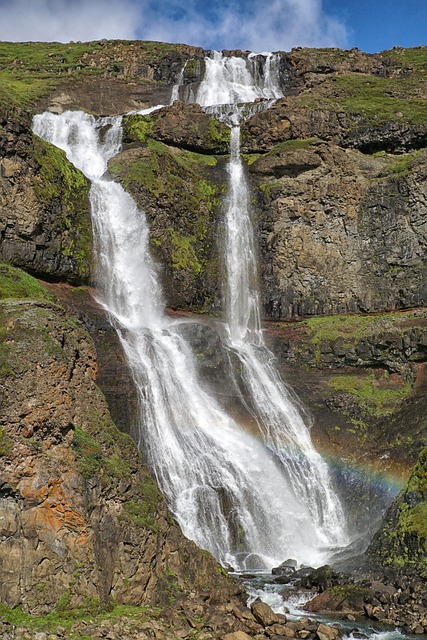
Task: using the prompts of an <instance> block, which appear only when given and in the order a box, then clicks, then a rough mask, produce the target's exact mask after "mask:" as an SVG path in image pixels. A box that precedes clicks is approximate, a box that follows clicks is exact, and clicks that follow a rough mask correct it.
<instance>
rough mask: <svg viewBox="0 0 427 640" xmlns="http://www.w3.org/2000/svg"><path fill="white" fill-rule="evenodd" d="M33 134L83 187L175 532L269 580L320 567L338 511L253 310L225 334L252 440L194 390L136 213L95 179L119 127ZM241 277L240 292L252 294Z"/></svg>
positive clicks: (74, 119)
mask: <svg viewBox="0 0 427 640" xmlns="http://www.w3.org/2000/svg"><path fill="white" fill-rule="evenodd" d="M34 132H35V133H36V134H37V135H39V136H40V137H41V138H43V139H45V140H47V141H48V142H51V143H53V144H55V145H56V146H58V147H60V148H61V149H63V150H64V151H65V152H66V154H67V157H68V159H69V160H70V161H71V162H72V163H73V164H74V165H75V166H76V167H78V168H79V169H80V170H82V171H83V173H84V174H85V175H86V176H87V177H88V178H89V179H90V180H91V182H92V187H91V192H90V201H91V207H92V223H93V230H94V245H95V254H96V260H95V263H96V280H97V284H98V286H99V298H100V301H101V302H102V304H103V305H104V307H105V308H106V309H107V311H108V312H109V314H110V317H111V322H112V323H113V325H114V326H115V328H116V330H117V332H118V334H119V336H120V339H121V342H122V345H123V348H124V351H125V353H126V355H127V358H128V361H129V366H130V369H131V371H132V373H133V377H134V381H135V384H136V387H137V389H138V391H139V396H140V406H141V423H140V442H139V445H140V447H141V448H143V449H144V451H145V452H146V453H147V456H148V458H149V461H150V464H151V467H152V469H153V472H154V474H155V476H156V479H157V482H158V484H159V486H160V488H161V490H162V491H163V493H164V495H165V497H166V499H167V501H168V504H169V507H170V509H171V511H172V512H173V514H174V516H175V517H176V519H177V521H178V522H179V524H180V526H181V528H182V530H183V532H184V534H185V535H186V536H187V537H189V538H191V539H192V540H194V541H195V542H196V543H197V544H198V545H199V546H200V547H202V548H204V549H206V550H208V551H209V552H211V553H212V554H213V555H214V556H215V557H216V558H217V559H218V560H219V561H220V562H221V563H223V564H224V565H231V566H232V567H233V568H234V569H236V570H242V571H248V570H268V569H271V567H272V566H274V565H277V564H279V563H280V562H281V561H283V560H284V559H285V558H288V557H295V558H297V560H298V561H299V562H302V563H305V564H310V565H319V564H321V563H323V562H325V561H326V560H327V558H328V556H329V555H330V553H331V549H332V548H334V547H336V546H337V545H338V546H340V545H343V544H345V542H346V535H345V527H344V524H343V514H342V510H341V506H340V503H339V500H338V498H337V497H336V496H335V494H334V492H333V490H332V486H331V484H330V482H329V479H328V472H327V468H326V464H325V463H324V461H323V460H322V458H321V457H320V455H319V454H318V453H317V452H316V451H315V450H314V448H313V445H312V444H311V439H310V435H309V431H308V429H307V428H306V426H305V425H304V423H303V421H302V419H301V417H300V415H299V412H298V410H297V409H296V408H295V406H294V405H293V403H292V402H291V401H290V396H289V393H288V391H287V390H286V388H285V386H284V385H283V384H282V383H281V381H280V379H279V378H278V376H277V374H276V373H275V371H274V368H273V366H272V364H271V362H270V359H271V354H269V352H268V351H267V350H266V349H265V347H264V345H263V342H262V336H261V331H260V328H259V317H258V316H259V311H258V301H257V300H255V302H250V309H249V311H245V312H243V315H244V316H245V317H247V318H248V320H244V321H243V325H242V322H241V320H239V321H238V322H237V321H236V323H235V324H234V321H232V319H231V316H229V318H228V326H229V344H230V347H231V348H233V349H235V351H236V353H237V354H238V357H239V359H240V360H241V362H242V369H243V371H244V382H245V384H246V386H247V388H248V390H249V391H250V393H249V395H250V400H249V401H248V403H249V405H250V406H249V408H250V410H251V411H252V412H253V413H254V415H256V418H257V421H258V424H259V428H260V434H261V435H262V437H255V436H254V435H250V434H248V433H247V432H245V431H244V429H243V428H241V427H240V425H239V424H238V423H237V422H236V421H235V420H234V419H233V418H232V417H231V416H230V415H228V414H227V413H226V412H225V411H224V409H223V408H222V407H220V406H219V404H218V403H217V402H216V400H215V399H214V398H213V397H212V396H211V395H209V394H208V393H207V392H206V391H205V390H204V388H203V387H202V386H201V384H200V382H199V380H198V376H197V372H196V367H195V364H194V360H193V355H192V352H191V349H190V346H189V345H188V344H187V343H186V341H185V340H184V339H183V338H182V336H181V334H180V321H176V320H172V319H171V318H169V317H168V316H166V314H165V313H164V302H163V296H162V291H161V287H160V284H159V280H158V277H157V273H156V268H155V265H154V263H153V262H152V260H151V258H150V253H149V230H148V227H147V223H146V219H145V215H144V213H143V212H142V211H140V210H139V209H138V208H137V206H136V204H135V202H134V201H133V200H132V198H131V197H130V196H129V195H128V194H127V193H126V192H125V191H124V190H123V188H122V187H121V186H120V185H119V184H117V183H115V182H113V181H111V180H109V179H108V178H107V177H106V176H105V172H106V169H107V163H108V160H109V159H110V158H111V157H113V156H114V155H115V154H116V153H118V151H119V150H120V143H121V119H120V118H98V119H96V118H94V117H93V116H90V115H87V114H85V113H83V112H66V113H64V114H61V115H54V114H51V113H44V114H41V115H38V116H35V118H34ZM233 162H236V170H239V169H238V162H240V160H237V156H236V158H235V157H234V156H232V161H231V165H230V171H233V166H232V164H233ZM240 168H241V167H240ZM240 182H241V181H240ZM231 184H232V182H231ZM233 197H234V196H233V193H231V195H230V202H232V200H233ZM246 197H247V196H246ZM243 261H244V259H243V257H242V258H241V262H243ZM255 275H256V274H255ZM248 278H249V280H248V282H249V285H248V288H247V289H246V291H252V290H253V291H256V290H257V289H256V287H255V286H253V285H252V284H251V283H250V281H251V279H252V275H250V274H249V276H248ZM229 280H231V278H229ZM239 290H240V289H239ZM234 295H235V294H234V293H233V292H232V291H229V293H228V296H229V298H230V305H229V306H230V308H232V307H233V302H232V297H233V296H234ZM236 295H237V293H236ZM256 295H257V294H256ZM243 297H245V296H243ZM233 308H234V307H233ZM230 313H232V312H230ZM239 313H240V311H239ZM254 318H255V319H254ZM248 334H250V335H251V336H252V337H251V338H250V339H248V338H247V335H248ZM257 354H258V355H257Z"/></svg>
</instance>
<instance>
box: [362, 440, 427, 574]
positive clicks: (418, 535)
mask: <svg viewBox="0 0 427 640" xmlns="http://www.w3.org/2000/svg"><path fill="white" fill-rule="evenodd" d="M368 556H369V557H370V558H371V559H372V560H373V561H374V562H375V563H376V564H378V565H379V566H380V567H382V568H384V569H393V570H395V571H398V572H407V573H410V574H414V575H418V576H422V577H423V578H427V447H425V448H424V449H423V450H422V451H421V453H420V456H419V459H418V463H417V465H416V467H415V469H414V471H413V473H412V475H411V477H410V479H409V482H408V484H407V486H406V488H405V489H404V490H403V491H402V492H401V494H400V495H399V496H398V497H397V498H396V500H395V501H394V502H393V504H392V505H391V507H390V508H389V510H388V511H387V513H386V515H385V518H384V520H383V524H382V526H381V528H380V530H379V531H378V533H377V534H376V535H375V536H374V538H373V540H372V543H371V545H370V547H369V549H368Z"/></svg>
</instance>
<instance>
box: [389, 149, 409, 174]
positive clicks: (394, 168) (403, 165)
mask: <svg viewBox="0 0 427 640" xmlns="http://www.w3.org/2000/svg"><path fill="white" fill-rule="evenodd" d="M413 164H414V156H413V155H411V154H407V155H405V156H402V157H401V158H399V160H396V162H394V163H393V164H392V165H390V166H389V167H388V168H389V170H390V171H391V172H392V173H394V175H395V176H396V177H398V178H404V177H405V176H407V175H408V174H409V173H410V172H411V169H412V165H413Z"/></svg>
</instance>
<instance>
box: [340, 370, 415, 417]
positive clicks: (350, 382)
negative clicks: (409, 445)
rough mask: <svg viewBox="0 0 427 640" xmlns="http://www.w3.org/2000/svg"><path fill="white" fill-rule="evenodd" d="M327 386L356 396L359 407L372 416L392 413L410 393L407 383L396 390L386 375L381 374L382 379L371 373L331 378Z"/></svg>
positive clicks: (410, 387) (409, 386)
mask: <svg viewBox="0 0 427 640" xmlns="http://www.w3.org/2000/svg"><path fill="white" fill-rule="evenodd" d="M329 385H330V386H331V387H332V389H334V391H339V392H344V393H349V394H351V395H354V396H356V397H357V398H358V399H359V400H360V402H361V405H362V406H363V407H365V409H367V410H368V411H369V413H371V414H372V415H374V416H382V415H387V414H389V413H392V412H393V411H394V410H395V409H396V407H397V406H398V405H399V404H400V403H401V402H402V400H404V399H405V398H406V397H408V395H409V394H410V393H411V391H412V386H411V385H410V384H409V383H405V384H403V385H402V386H400V387H397V388H396V386H395V384H394V383H393V382H391V381H390V379H389V376H388V375H387V374H386V373H383V376H382V378H379V377H378V376H376V375H375V374H373V373H370V374H360V373H358V374H354V375H342V376H333V377H332V378H330V380H329Z"/></svg>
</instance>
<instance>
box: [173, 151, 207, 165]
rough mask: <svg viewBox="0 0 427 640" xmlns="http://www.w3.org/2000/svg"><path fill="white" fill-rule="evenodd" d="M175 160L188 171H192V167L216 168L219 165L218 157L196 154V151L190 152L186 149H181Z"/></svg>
mask: <svg viewBox="0 0 427 640" xmlns="http://www.w3.org/2000/svg"><path fill="white" fill-rule="evenodd" d="M175 159H176V161H177V162H178V163H180V164H182V165H183V166H184V167H186V168H187V169H191V168H192V165H205V166H208V167H215V166H216V164H217V163H218V159H217V158H216V156H213V155H206V154H205V153H196V152H195V151H188V150H186V149H180V150H179V151H178V152H177V153H175Z"/></svg>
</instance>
